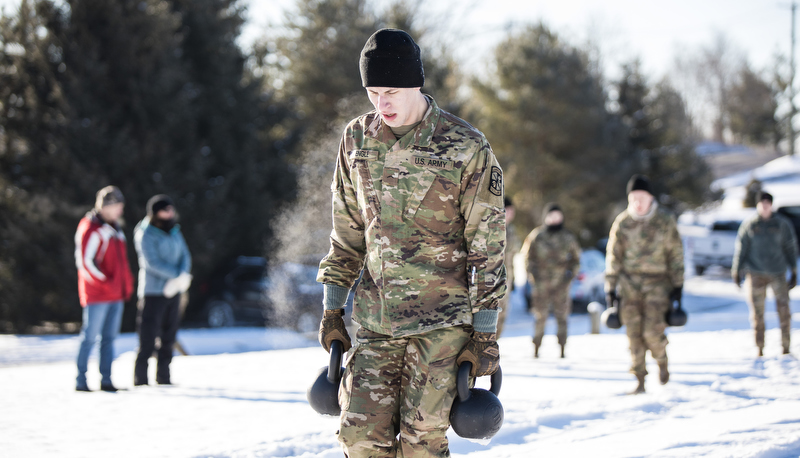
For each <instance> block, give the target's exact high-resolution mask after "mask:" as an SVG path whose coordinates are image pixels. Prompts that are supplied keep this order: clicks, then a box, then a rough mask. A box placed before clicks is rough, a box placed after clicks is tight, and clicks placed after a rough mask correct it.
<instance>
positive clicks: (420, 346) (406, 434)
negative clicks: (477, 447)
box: [339, 326, 471, 458]
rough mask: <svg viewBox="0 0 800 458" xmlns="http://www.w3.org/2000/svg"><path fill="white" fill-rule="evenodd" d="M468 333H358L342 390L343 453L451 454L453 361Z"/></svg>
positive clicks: (452, 329) (460, 329)
mask: <svg viewBox="0 0 800 458" xmlns="http://www.w3.org/2000/svg"><path fill="white" fill-rule="evenodd" d="M470 331H471V329H469V330H468V329H467V328H464V327H460V326H459V327H450V328H443V329H437V330H434V331H429V332H426V333H424V334H419V335H414V336H407V337H402V338H393V337H389V336H385V335H382V334H377V333H374V332H371V331H366V330H364V329H359V331H358V333H357V334H356V342H355V345H354V346H353V348H352V349H351V350H350V351H349V352H348V354H347V361H346V366H345V372H344V376H343V377H342V386H341V389H340V391H339V403H340V405H341V406H342V414H341V418H340V423H341V425H340V429H339V442H340V443H341V444H342V449H343V450H344V453H345V456H347V457H349V458H360V457H370V458H372V457H406V458H408V457H449V456H450V451H449V449H448V442H447V437H446V433H447V429H448V428H449V427H450V418H449V417H450V408H451V407H452V406H453V400H454V399H455V395H456V373H457V367H456V356H458V353H459V352H460V351H461V349H462V348H463V347H464V345H466V343H467V341H468V340H469V337H470Z"/></svg>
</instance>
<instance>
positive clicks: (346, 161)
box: [317, 29, 506, 458]
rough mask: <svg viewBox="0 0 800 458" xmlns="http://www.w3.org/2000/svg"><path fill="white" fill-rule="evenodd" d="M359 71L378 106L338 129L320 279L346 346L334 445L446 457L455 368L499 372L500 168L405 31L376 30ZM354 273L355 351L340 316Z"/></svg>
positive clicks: (331, 332) (329, 327) (370, 452)
mask: <svg viewBox="0 0 800 458" xmlns="http://www.w3.org/2000/svg"><path fill="white" fill-rule="evenodd" d="M360 70H361V79H362V83H363V86H364V87H365V88H366V90H367V95H368V96H369V100H370V102H371V103H372V104H373V106H374V107H375V110H374V111H371V112H369V113H367V114H364V115H362V116H359V117H358V118H356V119H354V120H352V121H351V122H350V123H349V124H348V125H347V127H346V128H345V131H344V135H343V137H342V141H341V144H340V147H339V152H338V155H337V160H336V170H335V172H334V177H333V183H332V185H331V191H332V193H333V231H332V232H331V248H330V251H329V252H328V254H327V256H326V257H325V258H324V259H323V260H322V262H321V263H320V269H319V274H318V276H317V280H318V281H320V282H322V283H324V285H325V296H324V299H323V301H324V306H325V312H324V315H323V319H322V322H321V323H320V331H319V340H320V343H321V344H322V346H323V347H324V348H325V349H326V350H328V351H330V346H331V343H332V342H333V341H335V340H339V341H341V342H342V343H343V346H344V349H345V350H348V349H349V351H348V353H347V357H346V359H345V372H344V375H343V377H342V385H341V387H340V390H339V403H340V406H341V409H342V413H341V418H340V422H341V425H340V428H339V433H338V435H339V442H341V444H342V447H343V449H344V452H345V455H346V456H348V457H350V458H357V457H394V456H405V457H412V456H420V457H421V456H426V457H427V456H439V457H445V456H450V452H449V448H448V442H447V437H446V432H447V429H448V427H449V426H450V421H449V413H450V408H451V406H452V404H453V400H454V398H455V394H456V373H457V370H458V365H459V364H461V363H462V362H463V361H468V362H471V363H472V370H473V372H472V373H471V375H472V376H473V377H475V376H482V375H489V374H492V373H494V372H495V371H497V368H498V367H499V366H498V365H499V360H500V353H499V348H498V346H497V342H496V339H497V336H496V326H497V307H498V304H499V302H500V299H502V297H503V294H504V293H505V289H506V273H505V269H504V268H503V247H504V245H505V218H504V217H503V183H502V171H501V169H500V166H499V165H498V163H497V159H496V158H495V156H494V154H493V153H492V149H491V147H490V146H489V143H488V142H487V141H486V138H485V137H484V136H483V134H481V133H480V132H479V131H478V130H476V129H475V128H474V127H472V126H470V125H469V124H468V123H466V122H465V121H463V120H461V119H459V118H457V117H455V116H453V115H451V114H450V113H447V112H445V111H443V110H442V109H440V108H439V107H438V105H437V104H436V102H435V101H434V100H433V99H432V98H431V97H429V96H426V95H424V94H422V92H421V91H420V89H421V87H422V85H423V83H424V79H425V78H424V73H423V69H422V60H421V58H420V51H419V47H418V46H417V44H416V43H414V40H413V39H412V38H411V36H409V35H408V34H407V33H406V32H404V31H402V30H396V29H381V30H379V31H377V32H375V33H374V34H373V35H372V36H371V37H370V38H369V39H368V40H367V42H366V44H365V46H364V49H363V50H362V51H361V59H360ZM362 269H363V277H362V280H361V282H360V283H359V285H358V288H357V289H356V292H355V298H354V300H353V319H354V320H355V321H356V322H357V323H358V324H359V325H360V328H359V330H358V333H357V334H356V341H355V345H353V346H352V348H351V341H350V336H349V335H348V333H347V329H346V328H345V324H344V321H343V319H342V316H343V315H344V304H345V300H346V299H347V296H348V292H349V290H350V288H351V287H352V286H353V284H354V283H355V281H356V279H357V278H358V276H359V274H360V273H361V272H362ZM398 435H399V438H398Z"/></svg>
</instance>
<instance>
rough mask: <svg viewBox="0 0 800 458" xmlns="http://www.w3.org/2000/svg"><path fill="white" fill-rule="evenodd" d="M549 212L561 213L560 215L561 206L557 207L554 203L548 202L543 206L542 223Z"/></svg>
mask: <svg viewBox="0 0 800 458" xmlns="http://www.w3.org/2000/svg"><path fill="white" fill-rule="evenodd" d="M550 212H561V213H564V211H563V210H561V206H560V205H558V204H557V203H555V202H550V203H548V204H547V205H545V206H544V210H542V221H544V219H545V218H547V214H548V213H550Z"/></svg>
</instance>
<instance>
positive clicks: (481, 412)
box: [450, 362, 503, 439]
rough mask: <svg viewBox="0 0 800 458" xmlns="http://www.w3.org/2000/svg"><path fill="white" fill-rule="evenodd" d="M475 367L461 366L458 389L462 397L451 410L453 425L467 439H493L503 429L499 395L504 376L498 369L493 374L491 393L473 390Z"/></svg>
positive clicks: (455, 401) (451, 423)
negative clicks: (471, 373) (470, 381)
mask: <svg viewBox="0 0 800 458" xmlns="http://www.w3.org/2000/svg"><path fill="white" fill-rule="evenodd" d="M471 370H472V363H469V362H464V363H461V365H460V366H458V376H457V377H456V388H457V390H458V396H456V399H455V400H454V401H453V408H452V409H451V410H450V425H451V426H452V427H453V431H455V432H456V434H458V435H459V436H461V437H463V438H466V439H491V438H492V437H493V436H494V435H495V434H497V432H498V431H500V427H501V426H503V405H502V404H501V403H500V399H498V398H497V395H498V394H500V386H501V385H502V383H503V372H502V371H501V370H500V368H499V367H498V368H497V372H495V373H494V374H492V379H491V380H492V385H491V388H490V391H487V390H484V389H481V388H472V389H470V387H469V373H470V371H471Z"/></svg>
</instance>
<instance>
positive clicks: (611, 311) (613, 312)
mask: <svg viewBox="0 0 800 458" xmlns="http://www.w3.org/2000/svg"><path fill="white" fill-rule="evenodd" d="M600 319H601V320H603V324H605V325H606V327H607V328H608V329H619V328H621V327H622V320H620V318H619V299H615V300H614V302H613V304H611V307H609V308H607V309H605V310H604V311H603V314H602V315H601V316H600Z"/></svg>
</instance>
